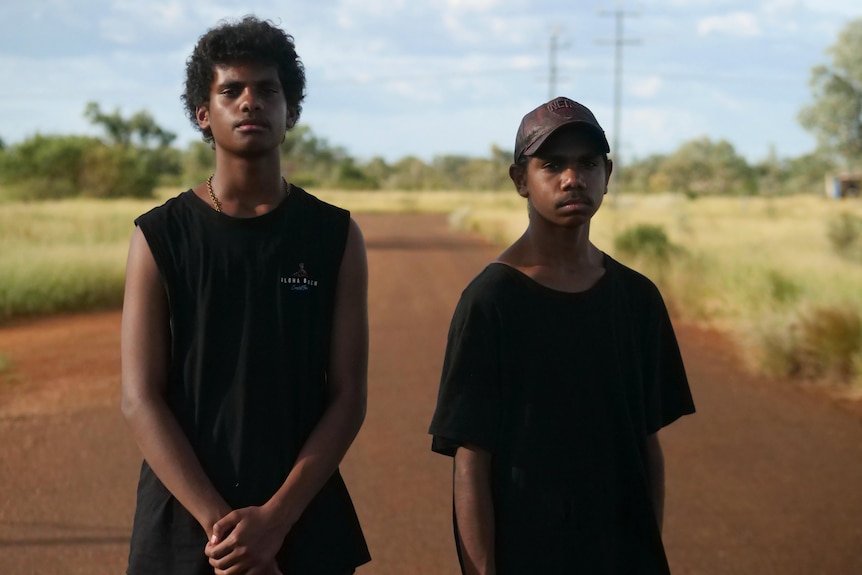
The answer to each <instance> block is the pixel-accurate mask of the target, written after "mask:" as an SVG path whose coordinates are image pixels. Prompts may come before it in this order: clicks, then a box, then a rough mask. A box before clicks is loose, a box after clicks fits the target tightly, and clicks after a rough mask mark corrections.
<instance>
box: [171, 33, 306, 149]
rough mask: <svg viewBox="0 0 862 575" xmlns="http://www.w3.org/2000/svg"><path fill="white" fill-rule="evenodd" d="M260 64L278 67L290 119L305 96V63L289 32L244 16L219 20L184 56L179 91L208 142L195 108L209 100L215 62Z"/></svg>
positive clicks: (207, 134)
mask: <svg viewBox="0 0 862 575" xmlns="http://www.w3.org/2000/svg"><path fill="white" fill-rule="evenodd" d="M251 63H254V64H264V65H273V66H275V67H276V68H278V78H279V80H281V88H282V92H283V93H284V98H285V100H286V101H287V105H288V107H289V108H292V109H294V110H295V111H296V116H295V118H294V121H296V120H298V119H299V114H300V112H301V111H302V105H301V102H302V100H303V99H304V98H305V67H304V66H303V65H302V61H301V60H300V59H299V56H298V55H297V53H296V46H295V44H294V40H293V36H291V35H290V34H287V33H286V32H284V31H283V30H281V29H280V28H278V27H277V26H275V24H273V23H272V22H271V21H269V20H260V19H258V18H256V17H255V16H244V17H243V18H242V19H241V20H239V21H235V20H222V21H221V22H220V23H219V25H218V26H216V27H215V28H212V29H211V30H209V31H208V32H207V33H206V34H204V35H203V36H201V37H200V39H199V40H198V43H197V45H196V46H195V49H194V51H193V52H192V54H191V56H189V59H188V60H186V87H185V92H184V93H183V95H182V100H183V103H184V104H185V108H186V116H188V118H189V120H191V122H192V125H193V126H194V127H196V128H198V129H199V130H201V133H202V134H203V139H204V140H205V141H207V142H210V143H212V141H213V135H212V131H211V130H209V129H206V130H204V129H201V128H200V126H198V122H197V117H196V115H195V113H196V111H197V108H198V107H199V106H202V105H204V104H206V103H207V102H209V96H210V86H211V85H212V82H213V78H214V76H215V70H214V69H215V66H217V65H232V64H251Z"/></svg>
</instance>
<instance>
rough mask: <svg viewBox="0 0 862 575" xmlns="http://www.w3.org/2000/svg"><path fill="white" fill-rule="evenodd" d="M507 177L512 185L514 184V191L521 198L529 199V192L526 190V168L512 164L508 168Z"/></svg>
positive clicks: (523, 165) (524, 165)
mask: <svg viewBox="0 0 862 575" xmlns="http://www.w3.org/2000/svg"><path fill="white" fill-rule="evenodd" d="M509 177H510V178H511V179H512V183H514V184H515V190H516V191H517V192H518V195H519V196H521V197H522V198H526V197H529V195H530V191H529V190H528V189H527V166H526V164H512V165H511V166H509Z"/></svg>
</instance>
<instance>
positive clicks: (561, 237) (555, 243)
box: [520, 218, 601, 270]
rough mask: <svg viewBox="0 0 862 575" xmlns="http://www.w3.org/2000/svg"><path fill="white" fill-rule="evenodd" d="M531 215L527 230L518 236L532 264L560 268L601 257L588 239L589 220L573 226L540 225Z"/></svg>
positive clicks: (580, 265)
mask: <svg viewBox="0 0 862 575" xmlns="http://www.w3.org/2000/svg"><path fill="white" fill-rule="evenodd" d="M542 223H543V222H540V221H535V219H532V218H531V221H530V225H529V226H528V227H527V231H526V232H525V233H524V235H523V236H522V237H521V240H520V241H521V242H523V244H524V248H525V254H529V259H530V260H531V261H532V263H533V265H539V266H544V267H550V268H557V269H560V270H566V269H581V268H584V267H591V266H593V265H595V263H596V262H597V261H598V260H600V257H598V259H597V256H600V255H601V253H600V252H599V250H598V248H596V247H595V246H594V245H593V244H592V242H590V223H589V222H586V223H584V224H583V225H580V226H577V227H574V228H561V227H559V226H549V225H542Z"/></svg>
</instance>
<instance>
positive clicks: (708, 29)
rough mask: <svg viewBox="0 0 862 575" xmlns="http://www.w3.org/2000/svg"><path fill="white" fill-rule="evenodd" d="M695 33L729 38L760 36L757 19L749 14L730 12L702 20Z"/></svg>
mask: <svg viewBox="0 0 862 575" xmlns="http://www.w3.org/2000/svg"><path fill="white" fill-rule="evenodd" d="M697 32H698V33H699V34H700V35H701V36H708V35H709V34H712V33H718V34H726V35H730V36H760V34H761V31H760V24H759V21H758V18H757V16H756V15H754V14H752V13H751V12H731V13H729V14H724V15H721V16H709V17H707V18H703V19H701V20H699V21H698V23H697Z"/></svg>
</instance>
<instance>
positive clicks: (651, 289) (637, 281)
mask: <svg viewBox="0 0 862 575" xmlns="http://www.w3.org/2000/svg"><path fill="white" fill-rule="evenodd" d="M605 263H606V273H608V274H610V277H611V278H612V279H613V280H614V283H615V284H616V285H617V286H618V287H619V288H620V289H622V290H623V291H624V292H625V295H626V296H627V297H629V298H634V299H635V300H640V299H646V300H655V299H659V300H661V293H660V292H659V289H658V286H656V285H655V283H654V282H653V281H652V280H651V279H649V278H648V277H647V276H645V275H644V274H642V273H640V272H639V271H637V270H634V269H632V268H630V267H628V266H627V265H625V264H622V263H620V262H618V261H617V260H615V259H614V258H612V257H611V256H609V255H607V254H605Z"/></svg>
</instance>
